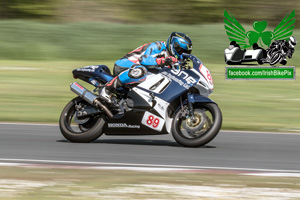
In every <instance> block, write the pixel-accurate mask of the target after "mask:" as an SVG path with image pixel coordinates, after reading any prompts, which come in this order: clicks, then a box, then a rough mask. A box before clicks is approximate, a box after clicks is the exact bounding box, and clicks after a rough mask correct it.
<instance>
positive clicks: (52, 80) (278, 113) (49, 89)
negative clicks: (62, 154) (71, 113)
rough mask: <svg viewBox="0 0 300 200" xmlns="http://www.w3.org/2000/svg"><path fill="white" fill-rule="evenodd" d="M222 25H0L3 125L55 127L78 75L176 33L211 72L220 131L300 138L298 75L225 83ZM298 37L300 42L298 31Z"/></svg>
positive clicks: (293, 61) (298, 59)
mask: <svg viewBox="0 0 300 200" xmlns="http://www.w3.org/2000/svg"><path fill="white" fill-rule="evenodd" d="M223 26H224V25H223V24H211V25H210V24H208V25H192V26H184V25H170V24H157V25H151V24H150V25H141V24H139V25H135V24H109V23H97V22H93V23H86V22H85V23H71V24H43V23H37V22H28V21H14V20H13V21H0V46H1V48H0V85H1V90H0V101H1V104H0V112H1V115H0V121H6V122H8V121H10V122H47V123H48V122H50V123H57V122H58V118H59V115H60V112H61V110H62V109H63V107H64V106H65V104H66V103H67V102H68V101H69V100H70V99H71V98H73V97H74V94H73V93H72V92H70V90H69V84H70V83H71V82H73V81H74V79H73V78H72V74H71V71H72V70H73V69H75V68H77V67H82V66H87V65H93V64H106V65H108V66H113V63H114V61H115V60H117V59H119V58H120V57H122V56H124V54H125V53H127V52H129V51H131V50H132V49H134V48H136V47H138V46H139V45H141V44H144V43H147V42H149V41H157V40H166V39H167V36H168V35H169V34H170V32H172V31H174V30H177V31H182V32H185V33H188V34H189V36H190V37H191V38H192V40H193V53H194V54H195V55H197V56H198V57H199V58H200V59H201V60H202V61H203V62H204V64H205V65H206V66H207V67H208V68H209V69H210V70H211V73H212V76H213V79H214V85H215V91H214V93H213V94H212V95H211V98H212V99H213V100H215V101H216V102H217V103H218V104H219V106H220V107H221V110H222V112H223V117H224V122H223V129H236V130H259V131H297V132H299V130H300V121H299V118H300V107H299V100H300V93H299V88H300V83H299V81H298V80H299V75H298V74H297V79H296V81H225V75H224V74H225V63H224V55H223V52H224V49H225V48H226V47H227V46H228V43H229V42H228V38H227V37H226V34H225V30H224V27H223ZM245 27H246V30H248V29H249V30H250V29H252V27H247V26H245ZM294 35H295V36H296V38H300V31H299V30H295V31H294ZM299 51H300V50H299V47H298V46H296V50H295V54H294V57H293V59H291V60H288V65H290V66H296V68H297V69H299V66H297V64H298V63H300V56H298V55H299V53H298V52H299ZM87 60H89V61H87ZM90 89H91V87H90Z"/></svg>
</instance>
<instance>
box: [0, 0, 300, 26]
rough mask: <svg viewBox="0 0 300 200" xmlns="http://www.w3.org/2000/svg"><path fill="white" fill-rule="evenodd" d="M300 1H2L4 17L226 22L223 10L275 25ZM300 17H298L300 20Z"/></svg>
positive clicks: (243, 19) (0, 13)
mask: <svg viewBox="0 0 300 200" xmlns="http://www.w3.org/2000/svg"><path fill="white" fill-rule="evenodd" d="M298 1H299V0H285V1H282V0H265V1H261V0H251V1H241V0H164V1H162V0H151V1H149V0H1V1H0V18H1V19H24V18H25V19H42V20H44V19H51V20H55V21H83V20H85V21H89V20H91V21H95V20H98V21H113V22H123V23H157V22H158V23H175V24H203V23H215V22H221V23H222V22H223V17H224V16H223V13H224V9H226V10H228V11H230V12H231V13H232V14H233V15H234V16H235V17H236V18H237V19H238V20H239V21H241V23H249V24H252V22H253V21H257V20H267V21H268V22H269V24H271V25H272V26H276V23H278V22H279V21H280V20H281V19H282V18H283V17H284V16H285V15H286V14H287V13H289V12H291V11H292V10H293V9H295V10H296V18H297V19H298V18H299V16H300V14H299V16H298V14H297V13H298V11H299V12H300V4H299V2H298ZM299 21H300V20H296V23H299Z"/></svg>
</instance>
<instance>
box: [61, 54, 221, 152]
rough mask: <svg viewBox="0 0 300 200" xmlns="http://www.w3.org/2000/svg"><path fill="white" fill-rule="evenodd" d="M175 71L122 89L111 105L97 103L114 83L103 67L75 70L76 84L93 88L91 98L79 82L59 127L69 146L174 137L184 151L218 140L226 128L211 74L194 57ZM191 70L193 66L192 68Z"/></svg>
mask: <svg viewBox="0 0 300 200" xmlns="http://www.w3.org/2000/svg"><path fill="white" fill-rule="evenodd" d="M181 61H182V62H180V63H177V64H176V65H172V67H171V68H168V67H164V68H155V69H149V72H148V75H147V78H146V80H145V81H144V82H142V83H139V84H136V85H127V86H124V87H122V88H118V89H117V91H116V93H115V95H114V97H113V98H112V101H113V103H110V104H108V103H106V102H105V101H102V100H101V98H100V97H99V93H100V91H101V89H103V87H104V85H105V83H107V82H108V81H110V80H111V79H113V78H114V76H113V75H111V72H110V70H109V68H108V67H107V66H105V65H94V66H87V67H83V68H78V69H75V70H73V76H74V78H78V79H81V80H83V81H85V82H88V83H90V84H91V85H93V86H95V89H94V91H93V92H91V91H89V90H88V89H86V88H85V87H83V86H82V85H80V84H79V83H77V82H74V83H72V84H71V85H70V87H71V91H73V92H74V93H75V94H76V95H78V96H77V97H76V98H74V99H73V100H71V101H70V102H69V103H68V104H67V105H66V106H65V108H64V109H63V111H62V113H61V116H60V120H59V126H60V130H61V133H62V134H63V136H64V137H65V138H66V139H67V140H69V141H71V142H92V141H94V140H96V139H97V138H99V137H100V136H101V135H102V134H103V133H104V134H106V135H160V134H172V135H173V137H174V139H175V140H176V141H177V143H179V144H180V145H182V146H185V147H200V146H203V145H205V144H207V143H209V142H210V141H211V140H212V139H214V138H215V137H216V135H217V134H218V133H219V130H220V128H221V125H222V113H221V111H220V109H219V107H218V105H217V104H216V103H215V102H214V101H212V100H211V99H209V98H208V96H209V95H210V94H211V93H212V92H213V80H212V76H211V74H210V72H209V70H208V69H207V68H206V67H205V66H204V65H203V64H202V62H201V61H200V60H199V59H198V58H197V57H196V56H194V55H191V54H183V55H182V60H181ZM190 64H192V66H190Z"/></svg>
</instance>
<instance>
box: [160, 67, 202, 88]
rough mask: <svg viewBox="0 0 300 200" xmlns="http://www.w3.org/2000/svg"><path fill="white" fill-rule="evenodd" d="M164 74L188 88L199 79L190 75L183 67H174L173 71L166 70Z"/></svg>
mask: <svg viewBox="0 0 300 200" xmlns="http://www.w3.org/2000/svg"><path fill="white" fill-rule="evenodd" d="M162 74H163V75H165V76H167V77H168V78H170V79H171V80H173V81H175V82H176V83H178V84H179V85H180V86H182V87H184V88H186V89H189V88H190V87H191V86H192V85H193V84H195V83H197V81H196V80H195V79H194V78H193V77H191V76H189V74H188V73H186V72H185V71H183V70H181V69H178V70H175V69H172V70H171V73H169V72H166V71H164V72H162ZM173 74H174V75H173ZM181 79H183V80H184V81H182V80H181Z"/></svg>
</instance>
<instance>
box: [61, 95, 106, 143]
mask: <svg viewBox="0 0 300 200" xmlns="http://www.w3.org/2000/svg"><path fill="white" fill-rule="evenodd" d="M76 101H77V102H78V101H84V100H82V99H81V98H80V97H76V98H74V99H73V100H71V101H70V102H69V103H68V104H67V105H66V106H65V108H64V109H63V111H62V113H61V115H60V119H59V128H60V131H61V133H62V135H63V136H64V137H65V138H66V139H67V140H69V141H70V142H77V143H88V142H92V141H94V140H96V139H97V138H99V137H100V136H101V135H102V133H103V132H102V129H103V126H104V124H105V120H104V116H100V117H99V118H98V119H96V120H97V121H96V122H95V125H94V126H93V127H92V128H90V129H89V130H88V131H85V132H83V133H74V132H72V131H71V130H69V129H68V128H67V120H68V119H67V115H68V112H70V110H71V109H73V107H74V106H75V102H76Z"/></svg>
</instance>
